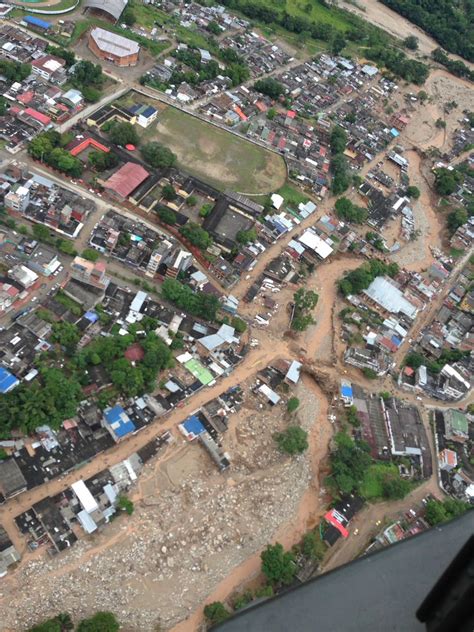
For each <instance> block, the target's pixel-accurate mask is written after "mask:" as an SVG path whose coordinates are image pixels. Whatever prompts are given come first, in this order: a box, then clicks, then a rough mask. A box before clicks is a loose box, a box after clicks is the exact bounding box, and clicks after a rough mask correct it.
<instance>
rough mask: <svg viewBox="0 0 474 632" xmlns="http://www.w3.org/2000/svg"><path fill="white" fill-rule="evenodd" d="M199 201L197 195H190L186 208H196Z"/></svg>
mask: <svg viewBox="0 0 474 632" xmlns="http://www.w3.org/2000/svg"><path fill="white" fill-rule="evenodd" d="M197 201H198V199H197V197H196V196H195V195H190V196H189V197H187V198H186V206H196V204H197Z"/></svg>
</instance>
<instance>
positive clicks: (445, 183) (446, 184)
mask: <svg viewBox="0 0 474 632" xmlns="http://www.w3.org/2000/svg"><path fill="white" fill-rule="evenodd" d="M462 179H463V178H462V173H460V172H459V171H457V170H456V169H446V167H440V168H439V169H436V171H435V189H436V192H437V193H439V194H440V195H451V193H454V192H455V191H456V189H457V188H458V184H459V183H460V182H462Z"/></svg>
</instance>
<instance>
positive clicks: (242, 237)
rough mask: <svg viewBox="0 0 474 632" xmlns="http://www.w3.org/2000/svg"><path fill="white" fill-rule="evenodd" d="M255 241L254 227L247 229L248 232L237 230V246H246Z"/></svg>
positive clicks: (255, 232)
mask: <svg viewBox="0 0 474 632" xmlns="http://www.w3.org/2000/svg"><path fill="white" fill-rule="evenodd" d="M256 239H257V231H256V229H255V226H252V228H249V230H239V231H237V234H236V236H235V241H236V242H237V243H238V244H242V245H244V244H248V243H249V242H251V241H255V240H256Z"/></svg>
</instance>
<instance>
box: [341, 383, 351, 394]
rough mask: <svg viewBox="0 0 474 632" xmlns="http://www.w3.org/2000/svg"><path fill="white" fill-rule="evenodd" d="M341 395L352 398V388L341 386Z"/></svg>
mask: <svg viewBox="0 0 474 632" xmlns="http://www.w3.org/2000/svg"><path fill="white" fill-rule="evenodd" d="M341 393H342V395H343V396H344V397H352V386H347V385H345V386H341Z"/></svg>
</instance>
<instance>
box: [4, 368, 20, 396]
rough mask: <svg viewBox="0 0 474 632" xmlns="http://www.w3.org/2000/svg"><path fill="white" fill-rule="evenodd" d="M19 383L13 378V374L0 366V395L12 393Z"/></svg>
mask: <svg viewBox="0 0 474 632" xmlns="http://www.w3.org/2000/svg"><path fill="white" fill-rule="evenodd" d="M19 383H20V380H19V379H18V378H17V377H15V376H14V375H13V373H10V371H7V369H5V368H4V367H3V366H0V393H1V394H2V395H5V394H6V393H9V392H10V391H12V390H13V389H14V388H15V386H18V384H19Z"/></svg>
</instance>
